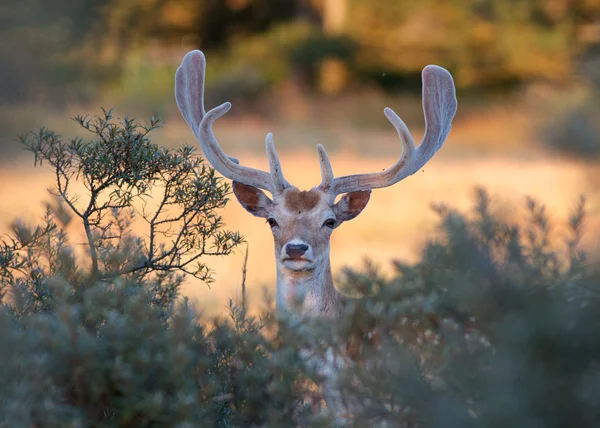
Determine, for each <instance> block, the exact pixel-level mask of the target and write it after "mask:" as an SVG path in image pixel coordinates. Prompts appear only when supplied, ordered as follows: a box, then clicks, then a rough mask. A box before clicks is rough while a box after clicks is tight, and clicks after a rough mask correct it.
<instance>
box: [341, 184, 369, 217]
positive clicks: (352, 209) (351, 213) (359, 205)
mask: <svg viewBox="0 0 600 428" xmlns="http://www.w3.org/2000/svg"><path fill="white" fill-rule="evenodd" d="M370 197H371V191H370V190H361V191H358V192H350V193H346V194H345V195H344V196H342V198H341V199H340V200H339V201H338V202H337V203H336V204H335V205H334V206H333V212H334V214H335V216H336V218H337V221H338V223H341V222H343V221H347V220H352V219H353V218H354V217H356V216H357V215H359V214H360V213H361V212H362V210H363V209H364V208H365V207H366V206H367V203H368V202H369V198H370Z"/></svg>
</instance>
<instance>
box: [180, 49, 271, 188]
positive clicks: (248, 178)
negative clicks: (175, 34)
mask: <svg viewBox="0 0 600 428" xmlns="http://www.w3.org/2000/svg"><path fill="white" fill-rule="evenodd" d="M205 72H206V59H205V57H204V54H203V53H202V52H201V51H199V50H194V51H191V52H188V53H187V54H186V55H185V56H184V58H183V60H182V62H181V65H180V66H179V68H177V72H176V73H175V99H176V101H177V106H178V107H179V110H180V111H181V114H182V115H183V118H184V119H185V121H186V122H187V124H188V125H189V126H190V128H191V129H192V131H193V132H194V135H195V136H196V138H197V139H198V141H199V142H200V145H201V146H202V150H203V151H204V155H205V156H206V159H207V160H208V161H209V162H210V164H211V165H212V166H213V167H214V168H215V169H216V170H217V171H219V173H221V175H223V176H225V177H227V178H230V179H232V180H234V181H238V182H240V183H243V184H247V185H250V186H254V187H258V188H260V189H264V190H267V191H268V192H271V193H276V192H279V191H280V190H279V189H278V188H277V186H276V185H275V184H274V179H273V178H272V176H271V174H269V173H268V172H265V171H260V170H257V169H254V168H249V167H246V166H243V165H239V161H238V160H237V159H235V158H230V157H229V156H227V155H226V154H225V152H224V151H223V149H222V148H221V146H220V145H219V143H218V142H217V139H216V138H215V136H214V134H213V131H212V125H213V122H214V121H215V120H216V119H218V118H219V117H221V116H223V115H224V114H225V113H227V112H228V111H229V109H230V108H231V104H230V103H224V104H222V105H220V106H218V107H215V108H214V109H212V110H210V111H209V112H208V113H206V112H205V110H204V75H205ZM279 169H280V170H281V168H279ZM282 177H283V175H282Z"/></svg>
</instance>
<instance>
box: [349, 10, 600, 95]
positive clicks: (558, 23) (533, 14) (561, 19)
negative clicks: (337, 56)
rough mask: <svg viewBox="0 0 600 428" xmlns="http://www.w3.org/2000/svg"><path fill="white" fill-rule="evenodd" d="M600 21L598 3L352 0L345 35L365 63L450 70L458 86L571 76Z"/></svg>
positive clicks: (392, 68)
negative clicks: (588, 31) (355, 44)
mask: <svg viewBox="0 0 600 428" xmlns="http://www.w3.org/2000/svg"><path fill="white" fill-rule="evenodd" d="M599 20H600V4H599V3H598V2H593V1H586V0H581V1H560V0H557V1H552V2H546V1H543V0H515V1H509V2H507V1H502V0H477V1H466V0H452V1H442V0H426V1H411V0H407V1H403V2H396V1H393V0H372V1H371V0H369V1H366V0H351V1H350V7H349V13H348V22H347V24H346V31H347V34H349V35H352V37H354V38H355V39H356V40H357V41H358V43H359V44H360V45H361V46H362V47H363V50H362V54H361V65H362V66H363V67H364V68H366V69H369V68H377V69H383V70H384V71H386V72H412V73H416V72H418V71H420V69H421V68H422V67H423V66H424V65H426V64H428V63H440V64H442V65H444V66H446V67H448V68H450V69H452V70H453V71H454V73H455V75H456V80H457V83H458V84H459V85H462V86H471V85H479V84H494V83H500V82H503V81H511V80H515V79H518V80H526V79H532V78H545V79H563V80H564V79H566V78H568V77H570V76H571V73H572V71H573V70H572V68H573V64H574V61H575V59H576V58H577V56H578V54H580V53H581V51H582V50H583V49H584V47H585V46H587V45H588V44H589V43H590V41H589V40H587V39H585V38H583V37H581V34H582V32H583V30H584V29H585V28H586V26H588V25H591V24H593V23H596V24H597V23H598V22H599Z"/></svg>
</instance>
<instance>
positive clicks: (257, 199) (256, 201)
mask: <svg viewBox="0 0 600 428" xmlns="http://www.w3.org/2000/svg"><path fill="white" fill-rule="evenodd" d="M231 187H232V188H233V194H234V195H235V197H236V198H237V200H238V201H239V203H240V204H241V205H242V206H243V207H244V208H245V209H246V211H248V212H249V213H250V214H252V215H255V216H256V217H263V218H267V217H268V216H269V212H270V211H271V207H272V206H273V201H271V200H270V199H269V197H268V196H267V195H265V194H264V192H263V191H262V190H260V189H258V188H256V187H254V186H248V185H247V184H242V183H240V182H237V181H233V182H232V183H231Z"/></svg>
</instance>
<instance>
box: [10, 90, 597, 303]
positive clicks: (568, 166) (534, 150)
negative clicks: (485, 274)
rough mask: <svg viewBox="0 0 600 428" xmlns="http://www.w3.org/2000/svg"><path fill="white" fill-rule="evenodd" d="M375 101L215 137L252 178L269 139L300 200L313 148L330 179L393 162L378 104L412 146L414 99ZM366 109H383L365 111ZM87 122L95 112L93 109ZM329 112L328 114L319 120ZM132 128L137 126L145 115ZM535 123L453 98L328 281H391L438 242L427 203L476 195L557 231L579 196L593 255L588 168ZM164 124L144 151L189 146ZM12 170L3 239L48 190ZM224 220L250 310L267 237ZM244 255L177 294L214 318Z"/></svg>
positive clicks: (345, 232)
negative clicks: (347, 270) (399, 123)
mask: <svg viewBox="0 0 600 428" xmlns="http://www.w3.org/2000/svg"><path fill="white" fill-rule="evenodd" d="M375 98H376V97H374V96H372V95H371V98H369V97H367V98H366V101H365V97H363V98H361V97H359V96H355V97H346V98H340V99H337V100H333V101H332V100H330V99H326V100H325V101H324V100H322V99H321V100H319V99H312V100H311V99H307V98H306V97H297V96H296V97H292V96H290V97H289V98H288V101H289V105H288V106H287V107H286V106H285V105H284V106H282V109H281V110H279V111H273V112H271V113H269V112H268V111H265V110H263V114H257V113H253V112H252V111H248V109H246V110H245V111H242V112H241V113H238V114H235V113H236V111H235V105H234V110H233V113H234V114H233V115H232V117H231V118H224V119H222V121H221V122H217V124H216V125H215V132H216V135H217V136H218V138H219V140H220V142H221V144H222V145H223V147H224V148H225V150H226V151H227V152H228V153H229V154H231V155H233V156H236V157H238V158H239V159H240V160H241V161H242V162H243V163H244V164H246V165H248V166H252V167H255V168H261V169H266V168H267V167H268V165H267V161H266V157H265V155H264V152H263V148H264V144H263V141H264V134H265V133H266V132H268V131H271V132H274V135H275V143H276V146H277V147H278V150H279V152H280V157H281V160H282V166H283V168H284V173H285V175H286V178H287V179H288V180H289V181H290V182H292V183H293V184H295V185H296V186H298V187H299V188H303V189H308V188H310V187H312V186H314V185H316V183H318V181H319V179H320V178H319V169H318V160H317V156H316V150H315V149H314V147H315V145H316V144H317V143H321V144H324V145H325V146H326V148H328V149H330V156H331V160H332V164H333V167H334V171H335V173H336V175H345V174H352V173H358V172H365V171H377V170H381V169H383V168H386V167H388V166H389V165H391V164H392V163H393V162H395V159H396V158H397V156H398V155H399V153H400V150H401V148H400V142H399V140H398V138H397V135H396V133H395V131H394V129H393V128H392V127H391V126H390V125H389V124H386V123H385V119H383V120H382V123H381V124H377V123H375V125H373V123H374V122H375V121H377V120H381V118H383V113H382V112H381V110H382V109H383V107H384V106H385V105H390V106H392V107H397V108H396V111H397V112H398V113H399V114H400V115H401V116H402V117H404V118H406V120H407V123H408V126H409V128H410V129H411V131H412V132H413V133H414V135H415V139H416V140H417V141H418V140H419V139H420V136H421V135H422V118H421V117H420V114H421V113H420V112H421V107H420V105H419V100H418V98H417V97H414V96H407V97H405V98H404V99H403V100H402V99H393V98H389V97H387V98H386V97H380V98H379V99H378V100H376V99H375ZM407 100H408V101H407ZM274 102H280V100H263V103H262V104H261V105H263V106H264V105H270V104H272V103H274ZM361 102H362V103H363V105H362V108H361ZM311 103H313V104H311ZM372 104H373V105H375V104H381V105H378V106H377V111H376V112H372V111H371V105H372ZM520 104H521V105H520ZM523 104H524V105H523ZM167 105H168V104H167ZM85 108H86V107H81V106H77V107H69V108H67V109H66V111H60V112H58V113H57V112H51V111H46V112H43V111H37V114H33V115H30V116H29V119H27V120H26V121H25V123H23V126H29V129H35V128H36V127H37V126H41V125H46V126H48V127H50V128H51V129H53V130H55V131H57V132H58V133H60V134H62V135H63V136H65V137H68V136H72V135H75V134H80V132H79V131H77V130H76V127H75V126H74V125H75V124H74V123H73V122H72V121H70V120H67V119H66V118H67V117H68V116H74V115H75V114H78V113H82V111H83V110H84V109H85ZM286 109H287V111H286ZM87 111H89V112H94V109H93V108H88V110H87ZM259 111H260V109H259ZM303 111H304V112H305V113H304V115H303V114H302V113H301V112H303ZM298 112H300V113H298ZM327 112H334V113H332V114H329V115H328V114H327ZM23 113H24V112H22V111H21V112H20V111H19V110H18V109H15V111H13V112H12V113H10V114H12V115H14V116H15V117H21V118H22V117H23V116H21V115H22V114H23ZM117 115H118V112H117ZM42 117H44V119H41V118H42ZM139 118H140V119H143V118H144V117H143V112H142V113H141V114H140V115H139ZM320 118H323V119H322V120H320ZM359 118H362V119H363V121H362V122H361V121H359V120H358V119H359ZM543 119H544V118H543V117H542V115H541V114H540V112H539V110H535V109H532V107H531V103H530V104H527V103H519V102H517V101H516V100H512V101H510V103H506V102H504V103H496V104H492V105H491V106H487V107H483V108H482V107H481V106H480V105H474V104H473V103H470V102H469V101H467V102H465V103H461V102H460V99H459V114H458V116H457V119H456V120H455V123H454V126H453V129H452V131H451V133H450V137H449V138H448V140H447V142H446V143H445V145H444V147H443V149H442V150H441V151H440V152H438V153H437V154H436V155H435V156H434V158H433V159H432V160H431V161H430V162H429V163H428V164H427V165H426V166H425V168H424V169H423V171H421V172H419V173H417V174H415V175H414V176H411V177H409V178H408V179H406V180H405V181H403V182H402V183H400V184H398V185H396V186H393V187H391V188H386V189H380V190H376V191H374V192H373V194H372V196H371V201H370V203H369V205H368V206H367V208H366V209H365V211H364V212H363V213H362V214H361V215H360V216H359V217H358V218H356V219H355V220H353V221H351V222H349V223H348V224H345V225H343V227H341V228H340V229H338V230H337V231H336V232H335V233H334V235H333V237H332V243H331V258H332V267H333V269H334V272H335V273H334V274H336V273H339V272H341V270H342V268H343V267H344V266H358V265H360V264H361V263H362V262H363V261H364V260H366V259H368V260H371V261H373V262H374V263H375V264H376V265H377V266H379V267H380V268H381V270H382V271H383V272H390V271H391V269H392V264H391V261H392V260H406V261H411V262H412V261H416V260H418V259H419V257H420V251H421V249H422V244H423V243H424V241H425V239H426V238H428V237H431V236H433V235H434V234H435V233H436V230H435V226H436V224H437V222H438V216H437V215H436V213H435V212H434V211H433V210H432V204H439V203H442V204H447V205H449V206H452V207H454V208H457V209H460V210H466V209H468V208H470V207H471V206H472V205H473V201H474V198H473V196H474V193H475V192H474V191H475V188H476V187H477V186H481V187H484V188H486V189H487V190H488V191H489V193H490V194H491V196H492V198H493V200H494V201H495V203H494V204H493V206H495V207H497V208H498V209H499V210H500V211H501V212H500V215H502V216H503V217H505V218H507V219H509V220H511V221H516V222H517V223H521V222H523V221H524V220H526V216H527V214H526V210H525V201H526V197H527V196H532V197H534V198H535V199H537V200H538V201H539V202H541V203H543V204H545V205H547V207H548V211H549V212H550V213H551V215H552V217H553V220H555V221H556V224H558V225H566V223H567V220H568V217H569V215H570V213H571V211H572V208H573V207H574V206H575V204H576V202H577V200H578V198H579V196H580V195H587V196H588V205H587V207H588V214H589V215H588V218H587V220H586V231H587V233H586V235H585V236H584V239H583V243H584V245H585V246H586V247H587V248H589V249H592V250H595V248H596V247H597V246H598V243H597V242H596V241H594V238H593V237H594V236H597V234H596V232H597V231H598V230H600V210H599V205H598V199H597V192H596V188H595V184H596V182H595V181H594V179H593V173H592V171H593V165H590V164H588V163H586V162H584V161H581V160H574V159H571V158H568V157H564V156H561V155H558V154H556V153H552V152H549V151H548V150H547V149H546V148H545V146H544V145H543V144H542V141H540V133H539V123H540V121H541V120H543ZM21 120H22V119H21ZM36 121H37V123H34V122H36ZM164 123H165V125H164V127H163V128H161V129H159V130H157V131H156V132H155V133H154V134H153V137H152V141H153V142H154V143H156V144H158V145H165V146H167V147H170V148H173V147H178V146H179V145H180V144H182V143H184V142H187V143H190V144H196V142H195V140H194V138H193V136H192V133H191V131H190V129H189V128H188V127H187V125H186V124H185V122H183V120H182V119H181V118H180V117H179V114H178V112H176V111H175V110H174V102H171V106H170V108H169V109H167V114H166V118H165V122H164ZM365 123H366V124H365ZM22 131H26V129H22ZM82 135H83V136H84V137H85V134H82ZM574 137H576V136H574ZM9 144H10V146H11V150H9V152H12V153H15V152H18V150H19V148H18V143H17V142H15V141H10V142H9ZM198 153H201V151H200V150H199V151H198ZM6 159H9V158H8V157H6V158H5V160H6ZM10 159H11V161H10V162H2V163H0V177H2V179H1V180H0V201H1V203H0V232H2V233H4V232H7V231H8V230H9V228H10V224H11V222H12V221H13V220H14V219H16V218H24V219H27V220H28V221H30V222H32V223H35V222H36V221H38V220H39V219H40V216H41V214H42V212H43V209H44V205H43V202H44V201H48V200H49V195H48V193H47V190H46V189H47V188H49V187H51V186H53V182H54V178H53V177H52V175H51V174H50V173H49V170H48V168H47V166H46V165H42V166H38V167H34V166H33V157H32V155H31V154H30V153H21V154H19V155H17V156H14V155H13V156H11V157H10ZM222 215H223V218H224V220H225V223H226V225H227V227H228V228H229V229H232V230H237V231H240V232H241V233H242V234H243V235H244V236H245V238H246V240H247V243H248V251H249V255H248V264H247V278H246V286H247V289H248V290H249V292H250V298H251V301H252V302H254V303H255V304H260V303H261V302H262V290H263V289H265V288H266V289H267V290H268V291H269V292H270V293H271V294H274V292H275V262H274V255H273V249H272V238H271V233H270V230H269V228H268V226H267V225H266V223H265V222H264V221H263V220H262V219H258V218H255V217H252V216H251V215H249V214H248V213H247V212H245V211H244V210H243V209H242V208H241V206H240V205H239V204H238V203H237V201H235V198H233V196H232V200H231V201H230V203H229V204H228V205H227V207H226V208H225V209H223V210H222ZM135 227H136V226H135V225H134V228H135ZM138 227H141V225H139V224H138ZM73 232H74V238H73V240H74V241H75V242H77V238H75V237H77V236H79V237H81V240H80V242H83V235H82V233H83V231H82V230H74V231H73ZM563 232H564V230H561V229H560V228H558V229H557V230H554V231H553V232H552V233H553V237H554V238H555V239H557V240H560V239H562V238H563V236H562V235H563ZM243 252H244V251H243V250H238V251H236V252H235V253H234V254H233V255H232V256H229V257H219V258H213V259H206V260H205V262H206V263H207V264H208V265H209V266H210V267H211V268H212V269H213V270H214V271H215V280H216V281H215V283H214V284H212V285H211V288H210V289H208V288H207V287H206V286H205V285H204V284H202V283H201V282H200V281H198V280H193V279H192V280H187V281H186V285H185V287H184V288H183V290H182V292H183V294H184V295H186V296H188V297H190V298H191V299H192V300H193V301H195V302H198V304H199V306H200V307H201V308H203V309H204V310H205V311H206V312H207V313H208V314H211V315H213V314H214V315H216V314H223V313H224V310H225V308H226V306H227V302H228V300H229V298H232V297H233V298H235V297H236V296H237V297H239V293H240V284H241V281H242V267H243V263H244V254H243Z"/></svg>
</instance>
